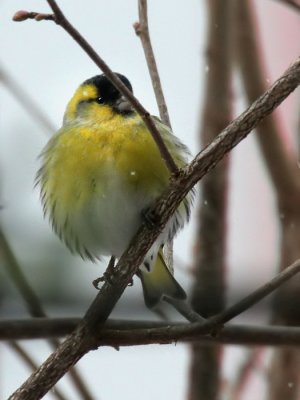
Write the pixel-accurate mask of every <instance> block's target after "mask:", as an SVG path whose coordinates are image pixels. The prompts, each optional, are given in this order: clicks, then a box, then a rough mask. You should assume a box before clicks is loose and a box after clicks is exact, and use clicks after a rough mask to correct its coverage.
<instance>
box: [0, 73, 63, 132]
mask: <svg viewBox="0 0 300 400" xmlns="http://www.w3.org/2000/svg"><path fill="white" fill-rule="evenodd" d="M0 82H2V83H3V85H5V87H6V88H7V89H8V90H9V91H10V92H11V93H12V94H13V96H14V97H15V98H16V99H17V100H18V101H19V102H20V103H21V105H22V106H23V107H24V109H25V110H26V111H27V112H28V114H29V115H30V116H32V117H33V118H35V119H36V120H37V121H38V122H39V123H40V124H41V125H42V127H44V129H45V130H46V132H47V133H50V134H52V133H53V132H55V131H56V128H55V127H54V125H53V124H52V122H50V120H49V118H48V117H47V116H46V115H45V114H44V112H43V111H42V110H41V109H40V107H39V106H38V105H37V104H35V103H34V101H33V100H32V99H31V98H30V96H29V95H28V94H27V93H25V91H24V90H23V88H22V87H21V86H20V85H18V84H17V83H16V81H15V79H13V78H12V77H11V76H10V75H9V74H8V73H7V71H5V70H4V68H3V67H2V66H0Z"/></svg>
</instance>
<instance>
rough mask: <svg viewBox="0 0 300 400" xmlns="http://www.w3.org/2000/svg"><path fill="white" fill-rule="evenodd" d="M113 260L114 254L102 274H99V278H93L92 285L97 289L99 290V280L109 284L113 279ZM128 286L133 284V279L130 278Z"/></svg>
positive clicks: (114, 260)
mask: <svg viewBox="0 0 300 400" xmlns="http://www.w3.org/2000/svg"><path fill="white" fill-rule="evenodd" d="M115 262H116V258H115V257H114V256H111V258H110V260H109V263H108V266H107V268H106V271H105V272H104V274H103V275H102V276H100V277H99V278H97V279H95V280H93V286H94V287H95V288H96V289H97V290H100V287H99V283H100V282H107V283H109V284H112V282H113V279H114V273H115ZM128 286H133V279H131V281H130V282H129V285H128Z"/></svg>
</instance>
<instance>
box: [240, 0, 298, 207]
mask: <svg viewBox="0 0 300 400" xmlns="http://www.w3.org/2000/svg"><path fill="white" fill-rule="evenodd" d="M235 15H236V18H235V21H236V24H235V35H234V37H235V39H236V46H235V50H236V55H237V60H238V67H239V70H240V72H241V75H242V81H243V85H244V88H245V93H246V96H247V100H248V102H249V103H252V102H253V101H254V100H255V99H256V98H257V97H258V96H260V95H261V94H262V93H264V92H265V91H266V90H267V85H266V80H265V78H264V75H265V68H264V65H263V60H262V57H261V54H262V51H261V48H260V44H259V41H258V39H257V29H258V28H257V25H256V24H255V22H254V15H253V10H252V3H249V2H248V1H243V2H241V1H239V0H236V1H235ZM256 130H257V133H258V135H257V139H258V141H259V144H260V147H261V150H262V153H263V156H264V157H263V159H264V161H265V163H266V166H267V168H268V171H269V174H270V177H271V179H272V182H273V185H274V189H275V190H276V192H277V196H278V197H279V201H280V202H282V203H283V202H284V198H286V197H290V196H291V194H293V193H295V191H297V190H298V189H299V185H300V183H299V182H300V181H299V167H298V165H297V163H296V160H295V157H290V155H289V154H288V152H287V150H286V147H285V140H284V134H283V132H282V131H281V130H280V127H279V124H278V121H277V119H276V116H275V115H272V116H269V117H268V118H265V119H264V121H262V123H260V124H258V125H257V128H256Z"/></svg>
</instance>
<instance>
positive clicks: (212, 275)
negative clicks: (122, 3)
mask: <svg viewBox="0 0 300 400" xmlns="http://www.w3.org/2000/svg"><path fill="white" fill-rule="evenodd" d="M231 7H232V2H230V1H229V2H227V1H223V0H207V1H206V8H207V11H208V24H207V25H208V28H207V29H208V31H207V45H206V51H205V54H206V59H205V62H206V65H207V73H206V76H205V78H206V79H205V95H204V101H203V104H204V105H203V109H202V111H201V126H200V128H199V142H200V144H201V147H203V146H205V145H207V143H210V142H211V141H212V140H213V139H214V138H215V137H216V136H217V135H218V133H219V132H220V130H222V129H224V127H225V126H226V125H227V124H228V123H229V122H230V121H231V119H232V114H231V107H232V101H231V64H232V63H231V52H230V50H231V25H232V21H231V15H230V14H231V13H230V10H231ZM216 27H217V28H216ZM228 168H229V158H228V157H225V158H224V159H223V160H222V161H221V162H220V164H219V165H218V166H217V167H216V168H215V169H214V170H213V171H211V172H210V173H209V174H207V175H206V176H205V177H204V178H203V179H202V181H201V191H200V204H199V205H198V208H199V209H198V212H197V229H196V235H195V244H194V248H195V253H194V265H193V282H192V293H191V303H192V307H193V309H194V310H195V311H197V313H199V314H201V315H203V316H205V317H208V316H211V315H215V314H216V313H219V312H221V311H222V310H223V308H224V305H225V290H224V287H225V284H224V279H225V269H226V267H225V251H226V250H225V249H226V225H227V224H226V217H227V177H228ZM222 354H223V352H222V349H221V348H220V347H219V346H215V347H213V346H210V347H207V346H203V345H199V344H198V343H193V344H192V349H191V365H190V372H189V394H188V398H189V400H196V399H202V398H203V399H206V400H216V399H217V398H218V397H219V386H220V365H221V363H222ZM208 370H209V371H210V373H209V374H207V371H208Z"/></svg>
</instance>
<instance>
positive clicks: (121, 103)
mask: <svg viewBox="0 0 300 400" xmlns="http://www.w3.org/2000/svg"><path fill="white" fill-rule="evenodd" d="M116 75H117V76H118V77H119V78H120V79H121V81H122V82H123V83H124V84H125V85H126V86H127V88H128V89H129V90H130V91H131V92H132V86H131V84H130V82H129V80H128V79H127V78H126V77H125V76H123V75H121V74H118V73H117V74H116ZM133 113H134V110H133V108H132V106H131V104H130V103H129V102H128V101H127V100H126V99H125V98H124V97H123V96H122V94H121V93H120V92H119V90H118V89H117V88H115V87H114V85H113V84H112V83H111V82H110V80H109V79H108V78H107V77H106V76H105V75H96V76H94V77H93V78H90V79H87V80H86V81H84V82H83V83H82V84H81V85H80V86H79V88H78V89H77V90H76V92H75V93H74V95H73V97H72V98H71V100H70V101H69V103H68V106H67V109H66V112H65V115H64V123H69V122H74V121H75V120H77V119H78V118H79V119H85V120H86V119H90V120H92V121H93V120H94V121H98V122H102V121H106V120H108V119H111V118H112V117H114V116H115V115H118V114H119V115H122V116H130V115H132V114H133Z"/></svg>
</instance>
